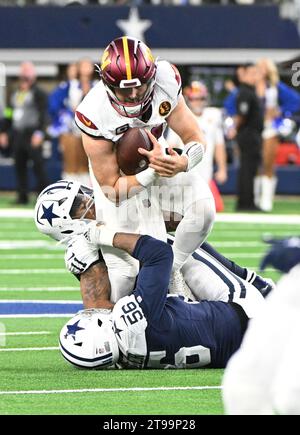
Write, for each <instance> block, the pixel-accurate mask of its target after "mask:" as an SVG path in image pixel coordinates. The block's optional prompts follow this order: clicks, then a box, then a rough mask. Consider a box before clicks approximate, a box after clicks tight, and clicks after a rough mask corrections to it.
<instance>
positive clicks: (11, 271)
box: [0, 269, 68, 275]
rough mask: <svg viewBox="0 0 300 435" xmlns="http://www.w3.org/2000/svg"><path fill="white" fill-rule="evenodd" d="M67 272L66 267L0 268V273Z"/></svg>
mask: <svg viewBox="0 0 300 435" xmlns="http://www.w3.org/2000/svg"><path fill="white" fill-rule="evenodd" d="M54 273H55V274H56V273H68V271H67V270H66V269H1V270H0V275H36V274H45V275H49V274H54Z"/></svg>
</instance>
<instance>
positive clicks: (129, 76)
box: [122, 36, 132, 80]
mask: <svg viewBox="0 0 300 435" xmlns="http://www.w3.org/2000/svg"><path fill="white" fill-rule="evenodd" d="M122 42H123V51H124V58H125V66H126V75H127V80H131V79H132V74H131V66H130V57H129V49H128V39H127V38H126V36H123V38H122Z"/></svg>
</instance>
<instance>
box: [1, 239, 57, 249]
mask: <svg viewBox="0 0 300 435" xmlns="http://www.w3.org/2000/svg"><path fill="white" fill-rule="evenodd" d="M33 248H43V249H44V248H47V249H53V250H56V251H62V250H64V249H65V247H63V246H59V245H57V243H55V242H51V241H49V242H48V241H47V240H45V241H44V240H1V241H0V249H33Z"/></svg>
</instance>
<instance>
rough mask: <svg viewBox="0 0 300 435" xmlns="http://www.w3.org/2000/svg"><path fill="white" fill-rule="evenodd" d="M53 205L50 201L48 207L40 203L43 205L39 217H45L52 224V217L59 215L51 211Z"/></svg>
mask: <svg viewBox="0 0 300 435" xmlns="http://www.w3.org/2000/svg"><path fill="white" fill-rule="evenodd" d="M53 206H54V203H52V204H51V205H50V207H48V208H47V207H45V206H44V205H43V204H42V207H43V212H44V213H43V215H42V216H41V219H47V221H48V223H49V224H50V225H51V226H52V220H53V219H55V218H59V216H57V214H55V213H53Z"/></svg>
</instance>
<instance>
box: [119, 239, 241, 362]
mask: <svg viewBox="0 0 300 435" xmlns="http://www.w3.org/2000/svg"><path fill="white" fill-rule="evenodd" d="M133 256H134V257H135V258H137V259H139V260H140V262H141V270H140V273H139V275H138V279H137V284H136V288H135V290H134V292H133V294H132V295H130V296H126V297H124V298H121V299H120V300H119V301H118V302H117V304H116V306H115V308H114V310H113V312H114V322H115V333H116V336H117V338H118V342H119V346H120V349H121V352H122V354H123V356H124V355H125V357H126V359H127V361H129V366H131V367H135V363H136V364H137V365H136V366H140V367H149V368H165V367H177V368H197V367H203V366H209V367H225V365H226V363H227V361H228V359H229V358H230V357H231V355H232V354H233V352H235V351H236V350H237V349H238V347H239V346H240V344H241V340H242V337H243V328H242V325H241V319H240V316H239V314H238V312H237V306H236V305H234V304H229V303H225V302H219V301H218V302H213V301H202V302H189V301H187V300H185V299H184V298H183V297H182V296H177V295H168V294H167V293H168V285H169V279H170V274H171V270H172V264H173V253H172V248H171V247H170V246H169V245H167V244H166V243H164V242H161V241H159V240H156V239H153V238H152V237H149V236H142V237H141V238H140V239H139V241H138V243H137V245H136V248H135V250H134V253H133ZM238 310H240V314H241V315H244V316H245V314H244V313H243V310H242V308H241V307H239V308H238ZM139 356H140V358H139ZM130 363H131V364H130Z"/></svg>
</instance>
